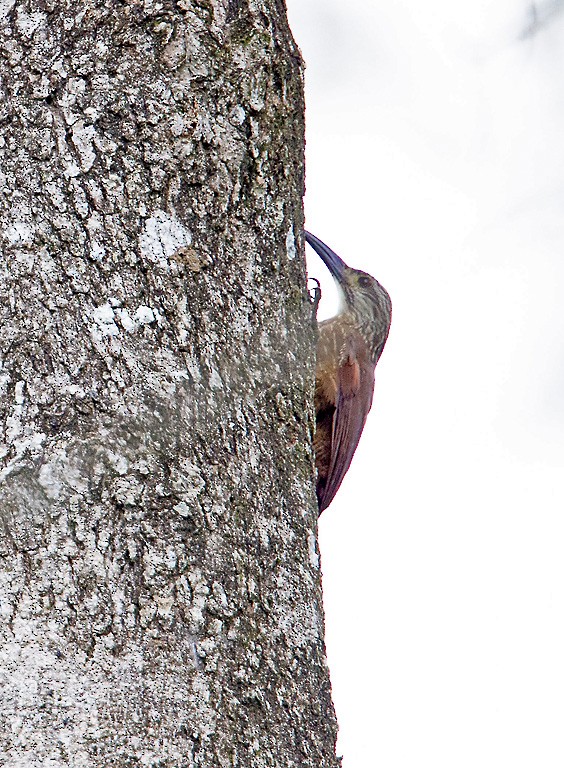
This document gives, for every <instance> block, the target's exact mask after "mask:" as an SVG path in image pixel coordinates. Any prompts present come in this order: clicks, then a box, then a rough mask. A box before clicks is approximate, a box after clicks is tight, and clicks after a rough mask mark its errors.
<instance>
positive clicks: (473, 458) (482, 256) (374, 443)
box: [287, 0, 564, 768]
mask: <svg viewBox="0 0 564 768" xmlns="http://www.w3.org/2000/svg"><path fill="white" fill-rule="evenodd" d="M287 3H288V12H289V17H290V23H291V26H292V29H293V32H294V36H295V38H296V40H297V42H298V44H299V45H300V47H301V49H302V52H303V55H304V58H305V60H306V62H307V70H306V94H307V142H308V143H307V195H306V215H307V227H308V229H310V230H311V231H312V232H313V233H314V234H316V235H317V236H318V237H320V238H321V239H322V240H324V241H325V242H326V243H327V244H328V245H329V246H331V247H332V248H333V249H334V250H335V251H337V253H339V254H340V255H341V256H342V257H343V258H344V260H345V261H347V262H348V263H349V264H350V265H351V266H354V267H358V268H362V269H365V270H366V271H368V272H370V273H372V274H373V275H374V276H375V277H377V278H378V280H380V281H381V282H382V284H383V285H384V286H386V288H387V289H388V291H389V292H390V294H391V296H392V301H393V305H394V319H393V323H392V331H391V334H390V338H389V341H388V345H387V347H386V349H385V351H384V355H383V357H382V360H381V362H380V364H379V365H378V368H377V371H376V392H375V397H374V406H373V409H372V412H371V415H370V417H369V420H368V424H367V427H366V429H365V433H364V436H363V439H362V440H361V444H360V448H359V450H358V451H357V454H356V456H355V459H354V461H353V466H352V468H351V470H350V471H349V473H348V475H347V477H346V479H345V481H344V483H343V486H342V488H341V491H340V493H339V495H338V496H337V499H336V500H335V502H334V503H333V505H332V506H331V507H330V509H329V510H327V511H326V512H325V513H324V514H323V516H322V518H321V520H320V547H321V553H322V567H323V583H324V592H325V607H326V620H327V649H328V655H329V663H330V667H331V675H332V683H333V692H334V700H335V704H336V708H337V714H338V718H339V723H340V736H339V752H340V753H342V754H343V755H344V768H372V766H374V768H399V767H401V768H408V767H409V768H413V767H414V766H416V767H417V768H419V767H420V766H427V765H429V766H433V768H443V767H444V768H453V767H454V768H464V767H465V766H468V768H477V767H478V766H479V768H504V767H505V766H508V767H509V766H510V767H511V768H520V766H530V767H531V768H538V767H539V766H540V767H542V768H552V767H554V768H562V767H563V766H564V301H563V298H564V12H562V13H561V11H563V10H564V9H563V8H562V3H561V2H554V0H551V1H550V2H544V3H542V2H540V3H537V4H536V7H534V6H533V4H531V3H530V2H524V1H523V2H521V1H519V0H495V2H494V1H493V0H487V1H486V0H474V2H473V3H472V4H470V3H456V2H452V0H450V2H445V1H442V0H427V2H421V1H420V0H410V1H409V2H408V1H407V0H386V2H383V1H382V0H369V1H368V0H347V2H343V0H287ZM309 256H310V257H311V258H310V259H309V263H310V273H311V274H314V275H317V276H319V277H321V278H322V280H324V289H325V290H324V299H322V307H321V309H320V316H321V317H323V316H325V315H326V314H327V313H328V312H329V314H331V313H332V312H334V303H333V300H332V299H331V296H330V293H331V285H330V282H331V281H330V278H328V276H327V273H324V270H323V268H322V266H321V264H320V260H319V259H318V258H317V257H316V256H315V255H314V254H313V253H312V252H311V251H310V254H309ZM328 297H329V298H328ZM323 306H324V307H325V309H323Z"/></svg>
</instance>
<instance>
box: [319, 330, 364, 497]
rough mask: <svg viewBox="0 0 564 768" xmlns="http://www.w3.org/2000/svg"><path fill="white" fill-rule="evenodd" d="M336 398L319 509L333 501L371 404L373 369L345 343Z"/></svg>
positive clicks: (354, 346)
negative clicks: (327, 468) (325, 477)
mask: <svg viewBox="0 0 564 768" xmlns="http://www.w3.org/2000/svg"><path fill="white" fill-rule="evenodd" d="M337 373H338V385H337V400H336V407H335V413H334V414H333V433H332V439H331V463H330V465H329V472H328V474H327V481H326V484H325V487H324V488H323V497H322V498H321V499H320V500H319V501H320V511H322V510H323V509H326V507H328V506H329V504H330V503H331V502H332V500H333V498H334V496H335V494H336V493H337V491H338V490H339V486H340V485H341V482H342V481H343V478H344V476H345V474H346V473H347V470H348V468H349V466H350V463H351V461H352V457H353V455H354V452H355V451H356V447H357V445H358V441H359V440H360V436H361V434H362V430H363V428H364V423H365V421H366V416H367V415H368V411H369V410H370V406H371V405H372V395H373V392H374V369H373V367H372V365H370V363H369V362H368V361H365V360H363V359H362V358H361V357H359V355H358V354H357V349H356V345H355V344H354V343H353V342H352V341H351V342H350V343H349V344H348V348H347V351H346V354H345V356H344V362H342V363H341V365H340V366H339V368H338V372H337Z"/></svg>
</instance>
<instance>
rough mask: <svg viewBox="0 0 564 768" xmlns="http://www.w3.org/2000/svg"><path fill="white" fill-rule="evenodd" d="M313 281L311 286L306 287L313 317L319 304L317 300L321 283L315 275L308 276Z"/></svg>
mask: <svg viewBox="0 0 564 768" xmlns="http://www.w3.org/2000/svg"><path fill="white" fill-rule="evenodd" d="M309 279H310V280H311V282H312V283H314V286H313V288H308V292H309V300H310V302H311V307H312V314H313V317H315V316H316V315H317V307H318V306H319V300H320V299H321V283H320V282H319V280H318V279H317V278H316V277H310V278H309Z"/></svg>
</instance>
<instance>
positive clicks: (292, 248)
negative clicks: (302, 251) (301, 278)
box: [286, 224, 297, 261]
mask: <svg viewBox="0 0 564 768" xmlns="http://www.w3.org/2000/svg"><path fill="white" fill-rule="evenodd" d="M286 254H287V256H288V259H290V261H291V260H292V259H295V258H296V255H297V251H296V238H295V236H294V226H293V225H292V224H290V228H289V229H288V232H287V233H286Z"/></svg>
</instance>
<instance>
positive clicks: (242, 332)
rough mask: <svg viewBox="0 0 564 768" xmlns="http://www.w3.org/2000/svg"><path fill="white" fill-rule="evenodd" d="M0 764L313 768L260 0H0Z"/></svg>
mask: <svg viewBox="0 0 564 768" xmlns="http://www.w3.org/2000/svg"><path fill="white" fill-rule="evenodd" d="M0 17H1V21H2V25H1V29H0V35H1V36H2V45H1V49H0V50H1V56H2V59H1V60H2V64H1V67H2V69H1V83H0V86H1V99H0V120H1V125H2V130H1V133H0V136H1V138H0V152H1V164H0V171H1V179H2V181H1V196H2V197H1V200H2V203H1V209H0V220H1V232H2V248H3V257H2V262H1V267H0V269H1V276H0V293H1V298H0V308H1V312H2V325H1V329H0V347H1V354H2V359H1V368H0V391H1V395H2V396H1V403H0V406H1V409H2V427H3V435H2V436H1V440H2V442H1V444H0V456H1V457H2V470H1V472H0V480H1V485H0V509H1V522H2V526H1V534H0V556H1V559H0V629H1V645H0V755H1V758H0V765H2V766H5V767H6V768H16V766H17V767H18V768H23V767H24V766H25V768H34V766H37V767H38V768H39V766H42V767H43V766H49V768H58V767H59V766H68V767H69V768H71V767H72V768H90V767H95V766H104V767H105V768H107V767H108V766H120V768H121V767H122V766H123V767H125V766H128V767H131V768H133V767H135V768H137V767H138V766H160V767H162V768H164V767H165V766H166V767H167V768H168V767H169V766H170V767H171V768H172V767H173V766H174V768H180V767H184V766H204V767H205V768H211V767H213V766H221V767H222V768H223V767H224V766H240V767H246V766H252V767H253V768H259V767H260V766H275V767H276V768H287V767H288V766H300V768H302V767H306V766H316V767H319V766H323V767H324V768H333V767H334V766H337V765H338V761H337V759H336V758H335V752H334V742H335V731H336V724H335V719H334V714H333V708H332V704H331V697H330V686H329V680H328V672H327V667H326V663H325V656H324V643H323V614H322V603H321V590H320V573H319V559H318V551H317V544H316V526H317V522H316V521H317V511H316V502H315V496H314V492H313V460H312V449H311V432H312V428H313V426H312V425H313V419H312V381H313V367H312V358H313V335H314V332H313V326H312V321H311V309H310V306H309V303H308V297H307V292H306V288H305V273H304V262H303V258H302V256H303V242H302V228H303V221H302V200H301V198H302V192H303V142H304V137H303V99H302V65H301V60H300V56H299V52H298V50H297V49H296V46H295V44H294V42H293V40H292V37H291V34H290V32H289V29H288V25H287V21H286V15H285V8H284V4H283V2H282V0H177V1H176V2H172V0H164V2H157V0H145V2H144V3H142V2H140V1H138V0H123V1H122V2H119V0H81V2H79V3H77V2H75V0H72V1H71V0H67V2H63V1H62V0H60V1H58V0H29V2H27V3H25V2H21V3H20V2H18V3H16V0H3V2H2V3H1V4H0Z"/></svg>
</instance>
